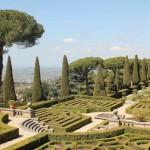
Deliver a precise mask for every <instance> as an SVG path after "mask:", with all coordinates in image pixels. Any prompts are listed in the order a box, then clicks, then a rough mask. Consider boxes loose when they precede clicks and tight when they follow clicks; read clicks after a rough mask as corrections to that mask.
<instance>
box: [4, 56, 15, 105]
mask: <svg viewBox="0 0 150 150" xmlns="http://www.w3.org/2000/svg"><path fill="white" fill-rule="evenodd" d="M9 100H16V93H15V87H14V79H13V73H12V65H11V58H10V56H8V61H7V68H6V74H5V78H4V82H3V101H4V102H6V103H7V102H8V101H9Z"/></svg>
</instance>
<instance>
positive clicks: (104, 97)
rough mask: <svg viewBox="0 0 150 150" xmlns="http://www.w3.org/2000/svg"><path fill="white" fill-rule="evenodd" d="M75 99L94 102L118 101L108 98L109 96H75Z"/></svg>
mask: <svg viewBox="0 0 150 150" xmlns="http://www.w3.org/2000/svg"><path fill="white" fill-rule="evenodd" d="M75 98H79V99H94V100H111V101H113V100H117V99H115V98H112V97H108V96H87V95H75Z"/></svg>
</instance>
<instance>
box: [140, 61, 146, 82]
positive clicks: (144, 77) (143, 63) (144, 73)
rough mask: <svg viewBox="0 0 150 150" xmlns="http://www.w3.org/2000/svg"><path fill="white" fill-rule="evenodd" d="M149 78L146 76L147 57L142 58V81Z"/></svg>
mask: <svg viewBox="0 0 150 150" xmlns="http://www.w3.org/2000/svg"><path fill="white" fill-rule="evenodd" d="M146 80H147V76H146V59H143V60H142V68H141V82H145V81H146Z"/></svg>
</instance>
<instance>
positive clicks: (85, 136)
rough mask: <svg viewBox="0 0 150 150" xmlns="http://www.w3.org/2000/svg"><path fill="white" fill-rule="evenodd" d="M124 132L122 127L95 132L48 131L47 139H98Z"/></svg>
mask: <svg viewBox="0 0 150 150" xmlns="http://www.w3.org/2000/svg"><path fill="white" fill-rule="evenodd" d="M121 134H124V128H123V127H119V128H114V129H109V130H105V131H104V130H103V131H97V132H84V133H82V132H81V133H77V132H76V133H66V134H65V133H61V134H60V133H49V134H48V136H49V140H57V141H61V140H66V141H75V140H91V139H93V140H94V139H100V138H110V137H114V136H118V135H121Z"/></svg>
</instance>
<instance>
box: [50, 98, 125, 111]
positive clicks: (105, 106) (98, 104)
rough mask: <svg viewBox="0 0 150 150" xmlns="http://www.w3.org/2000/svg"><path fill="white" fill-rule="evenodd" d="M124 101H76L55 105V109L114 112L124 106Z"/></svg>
mask: <svg viewBox="0 0 150 150" xmlns="http://www.w3.org/2000/svg"><path fill="white" fill-rule="evenodd" d="M122 104H123V102H122V101H111V100H98V99H97V100H96V99H79V98H78V99H74V100H70V101H67V102H63V103H60V104H56V105H53V106H52V108H55V109H65V110H78V111H80V112H82V113H89V112H105V111H112V110H114V109H116V108H118V107H120V106H122Z"/></svg>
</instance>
